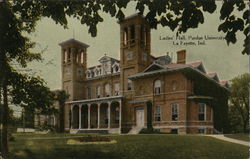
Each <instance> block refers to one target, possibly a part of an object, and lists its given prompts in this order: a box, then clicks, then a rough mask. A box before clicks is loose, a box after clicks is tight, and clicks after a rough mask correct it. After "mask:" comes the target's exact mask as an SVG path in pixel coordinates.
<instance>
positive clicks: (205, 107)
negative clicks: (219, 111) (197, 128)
mask: <svg viewBox="0 0 250 159" xmlns="http://www.w3.org/2000/svg"><path fill="white" fill-rule="evenodd" d="M201 105H204V112H203V113H204V120H200V119H199V116H200V114H202V112H200V106H201ZM206 114H207V105H206V103H198V120H199V121H206V120H207V116H206Z"/></svg>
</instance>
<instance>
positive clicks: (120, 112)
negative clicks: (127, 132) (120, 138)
mask: <svg viewBox="0 0 250 159" xmlns="http://www.w3.org/2000/svg"><path fill="white" fill-rule="evenodd" d="M121 127H122V101H119V128H120V133H121Z"/></svg>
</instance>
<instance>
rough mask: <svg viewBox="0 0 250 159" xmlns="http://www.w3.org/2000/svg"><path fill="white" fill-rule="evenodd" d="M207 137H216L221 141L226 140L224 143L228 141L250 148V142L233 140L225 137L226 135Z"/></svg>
mask: <svg viewBox="0 0 250 159" xmlns="http://www.w3.org/2000/svg"><path fill="white" fill-rule="evenodd" d="M206 136H211V137H214V138H216V139H219V140H224V141H228V142H232V143H236V144H241V145H244V146H250V142H247V141H242V140H237V139H232V138H229V137H225V136H224V135H206Z"/></svg>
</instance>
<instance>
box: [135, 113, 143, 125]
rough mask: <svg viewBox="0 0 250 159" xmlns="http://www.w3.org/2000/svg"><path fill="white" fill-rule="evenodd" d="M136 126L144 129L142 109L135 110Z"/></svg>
mask: <svg viewBox="0 0 250 159" xmlns="http://www.w3.org/2000/svg"><path fill="white" fill-rule="evenodd" d="M136 126H138V127H144V109H139V110H136Z"/></svg>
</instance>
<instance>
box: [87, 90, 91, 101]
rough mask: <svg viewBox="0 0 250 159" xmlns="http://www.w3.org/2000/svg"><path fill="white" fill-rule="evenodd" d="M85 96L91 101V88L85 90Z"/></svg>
mask: <svg viewBox="0 0 250 159" xmlns="http://www.w3.org/2000/svg"><path fill="white" fill-rule="evenodd" d="M87 96H88V99H91V88H90V87H88V88H87Z"/></svg>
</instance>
